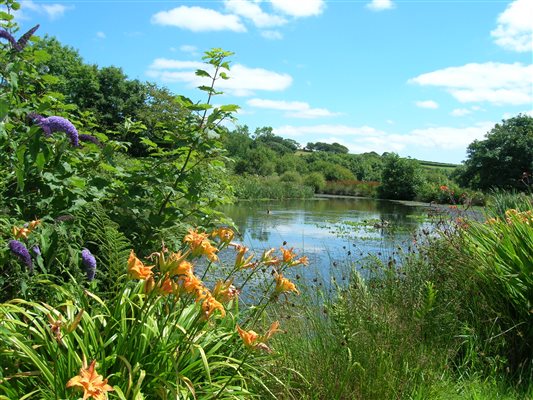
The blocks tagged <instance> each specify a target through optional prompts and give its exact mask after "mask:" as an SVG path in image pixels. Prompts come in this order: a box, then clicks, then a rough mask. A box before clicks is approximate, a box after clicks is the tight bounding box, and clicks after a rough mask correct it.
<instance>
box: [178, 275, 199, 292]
mask: <svg viewBox="0 0 533 400" xmlns="http://www.w3.org/2000/svg"><path fill="white" fill-rule="evenodd" d="M180 283H181V287H182V288H183V290H184V291H185V292H186V293H195V294H196V296H197V297H201V296H202V294H203V292H204V291H205V286H204V284H203V283H202V281H201V279H200V278H198V277H197V276H196V275H194V274H193V273H190V274H188V275H185V276H183V277H181V278H180Z"/></svg>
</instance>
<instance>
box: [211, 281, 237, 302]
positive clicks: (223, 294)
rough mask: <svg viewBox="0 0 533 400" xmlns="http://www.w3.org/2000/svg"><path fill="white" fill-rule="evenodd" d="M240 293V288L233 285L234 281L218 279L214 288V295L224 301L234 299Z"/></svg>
mask: <svg viewBox="0 0 533 400" xmlns="http://www.w3.org/2000/svg"><path fill="white" fill-rule="evenodd" d="M238 294H239V290H238V289H237V288H236V287H235V286H233V285H232V281H226V282H223V281H218V282H217V283H216V285H215V288H214V289H213V296H215V298H216V299H217V300H220V301H222V302H228V301H230V300H233V299H234V298H235V297H237V295H238Z"/></svg>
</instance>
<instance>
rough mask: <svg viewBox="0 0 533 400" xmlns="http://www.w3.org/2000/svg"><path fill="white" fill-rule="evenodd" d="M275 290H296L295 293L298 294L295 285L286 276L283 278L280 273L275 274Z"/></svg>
mask: <svg viewBox="0 0 533 400" xmlns="http://www.w3.org/2000/svg"><path fill="white" fill-rule="evenodd" d="M275 291H276V293H285V292H296V293H297V294H300V292H299V291H298V289H296V285H295V284H294V283H292V282H291V281H290V280H288V279H287V278H284V277H283V275H281V274H276V288H275Z"/></svg>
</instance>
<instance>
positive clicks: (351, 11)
mask: <svg viewBox="0 0 533 400" xmlns="http://www.w3.org/2000/svg"><path fill="white" fill-rule="evenodd" d="M18 21H19V22H20V23H21V25H22V27H23V29H25V28H28V29H29V27H31V26H33V25H34V24H35V23H40V24H41V28H40V29H39V31H38V34H39V35H44V34H49V35H52V36H56V37H57V38H58V39H59V40H60V41H61V42H62V43H64V44H68V45H70V46H73V47H74V48H76V49H78V50H79V52H80V54H81V56H82V57H83V58H84V60H85V61H86V62H89V63H96V64H98V65H99V66H108V65H115V66H119V67H121V68H123V70H124V72H125V73H126V74H127V75H128V76H129V77H130V78H138V79H140V80H143V81H147V80H148V81H154V82H157V83H159V84H161V85H165V86H167V87H168V88H170V89H171V90H172V91H173V92H175V93H176V94H184V95H186V96H188V97H190V98H191V99H193V100H202V101H204V100H205V99H203V98H202V94H201V92H199V91H198V90H197V89H195V86H198V85H199V84H201V83H200V82H198V78H197V77H195V75H194V70H195V68H197V67H201V66H202V65H201V64H200V62H201V56H202V53H203V51H205V50H208V49H210V48H213V47H221V48H223V49H225V50H229V51H233V52H235V55H234V56H233V57H232V58H231V62H232V70H231V71H230V73H229V75H230V76H231V77H232V78H231V79H230V80H229V81H225V82H224V84H225V87H222V88H221V90H224V92H225V94H224V95H223V96H219V97H218V98H216V99H215V103H216V104H227V103H234V104H238V105H240V106H241V110H240V112H239V114H238V121H239V124H246V125H248V126H249V127H250V130H251V131H253V130H255V128H257V127H262V126H271V127H273V128H274V132H275V133H277V134H279V135H281V136H283V137H286V138H292V139H294V140H296V141H298V142H299V143H301V144H302V145H305V144H306V143H307V142H315V141H323V142H330V143H331V142H338V143H341V144H343V145H345V146H347V147H348V148H349V149H350V150H351V152H354V153H361V152H365V151H376V152H377V153H380V154H381V153H383V152H385V151H394V152H397V153H398V154H400V155H401V156H405V157H407V156H410V157H413V158H418V159H425V160H433V161H441V162H461V161H462V160H464V159H465V157H466V147H467V146H468V144H469V143H471V142H472V141H473V140H474V139H482V138H483V137H484V135H485V134H486V133H487V132H488V131H489V130H490V129H491V128H492V127H493V126H494V124H495V123H498V122H500V121H501V120H502V119H505V118H509V117H512V116H515V115H517V114H518V113H520V112H522V113H528V114H530V115H533V111H532V110H533V39H532V35H533V0H514V1H498V0H491V1H488V0H485V1H477V0H470V1H453V0H440V1H426V0H413V1H407V0H406V1H402V0H361V1H356V0H331V1H327V0H326V1H324V0H271V1H259V0H206V1H94V0H89V1H75V0H74V1H68V2H67V1H46V2H45V1H37V0H34V1H22V8H21V11H20V13H19V15H18Z"/></svg>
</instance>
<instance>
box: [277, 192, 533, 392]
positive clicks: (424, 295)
mask: <svg viewBox="0 0 533 400" xmlns="http://www.w3.org/2000/svg"><path fill="white" fill-rule="evenodd" d="M502 201H503V200H502ZM532 209H533V207H531V203H529V207H528V209H527V210H524V211H523V212H519V211H513V210H510V211H507V212H506V213H504V214H503V215H500V216H499V217H495V219H492V220H489V221H488V222H487V223H477V222H473V221H466V220H458V221H456V225H454V227H453V229H448V230H447V231H444V232H442V236H441V237H439V238H436V237H430V236H429V235H422V236H418V237H416V238H414V243H417V244H416V246H415V247H414V248H413V251H411V252H406V253H396V254H392V255H391V259H390V260H389V262H388V263H382V262H380V261H379V260H377V259H372V258H369V259H366V260H363V261H362V262H361V263H360V264H358V265H354V270H353V273H352V277H351V280H350V283H349V285H346V286H344V287H337V290H336V295H335V296H334V297H333V298H326V297H321V296H320V294H317V292H316V289H313V288H309V290H308V293H309V295H308V297H307V298H306V299H305V301H303V302H302V304H300V306H299V307H300V308H299V311H300V312H299V314H298V316H297V317H296V318H293V317H291V318H290V322H291V323H290V324H288V325H287V327H288V328H287V332H286V333H287V334H286V335H284V336H283V337H280V338H278V340H277V343H276V345H277V348H278V349H279V351H280V357H279V358H278V362H277V364H276V365H275V367H274V369H275V370H276V371H284V373H285V377H284V382H290V384H288V385H285V387H283V388H280V389H279V391H278V396H279V398H290V399H323V398H329V399H526V398H531V396H533V385H532V382H533V345H532V343H533V320H532V314H531V299H533V291H532V290H533V279H532V277H533V262H532V261H531V257H530V256H531V254H533V214H532V213H533V211H532ZM496 212H497V211H496V210H493V213H496ZM363 276H364V278H363ZM291 308H293V307H291V306H288V307H287V313H288V312H289V310H290V309H291ZM273 385H274V386H275V382H273Z"/></svg>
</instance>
